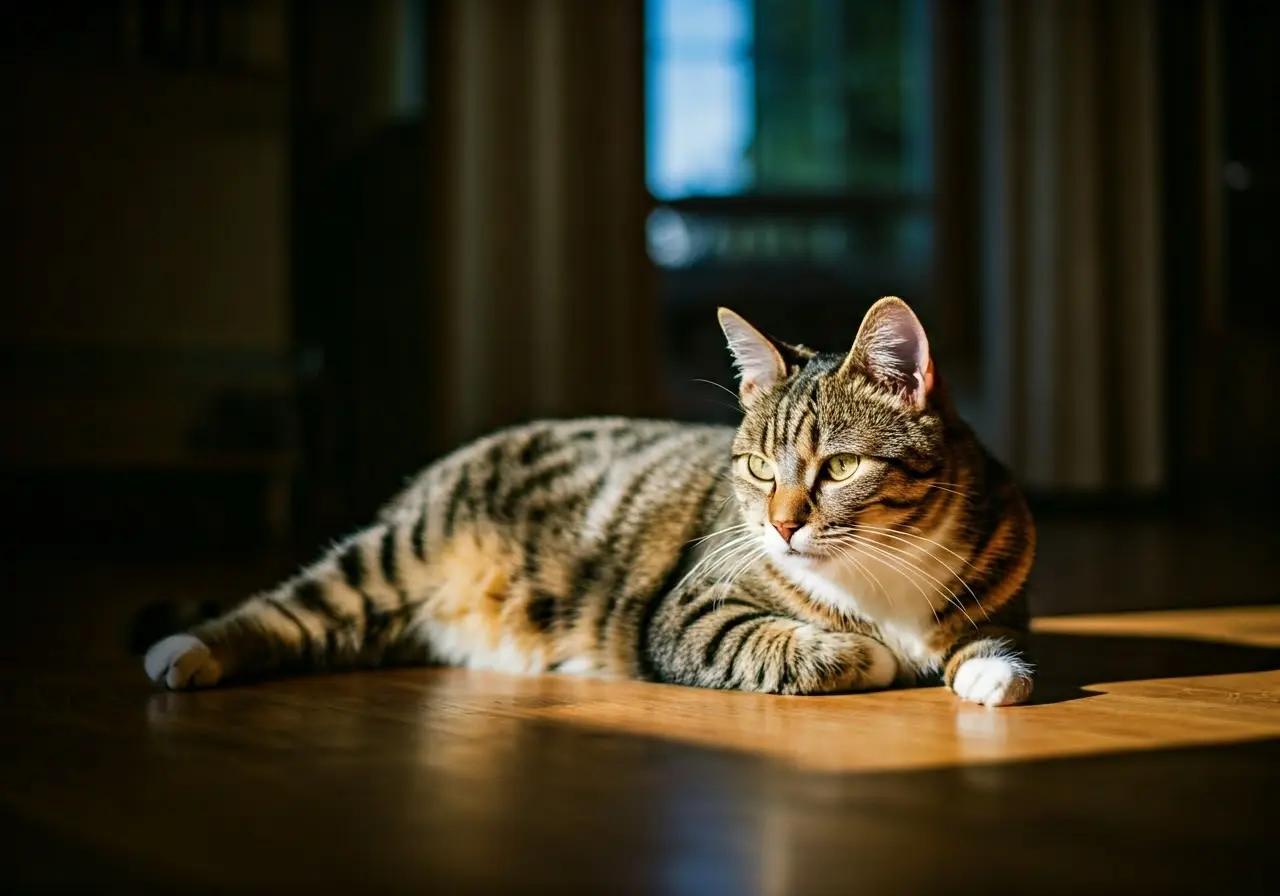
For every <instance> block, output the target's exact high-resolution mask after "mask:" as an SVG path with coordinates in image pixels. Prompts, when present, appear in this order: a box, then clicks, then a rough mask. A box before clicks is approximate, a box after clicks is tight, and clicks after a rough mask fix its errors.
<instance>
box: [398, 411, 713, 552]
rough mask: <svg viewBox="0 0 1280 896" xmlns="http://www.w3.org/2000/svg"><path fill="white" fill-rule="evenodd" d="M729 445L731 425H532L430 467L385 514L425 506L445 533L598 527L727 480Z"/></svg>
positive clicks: (622, 421)
mask: <svg viewBox="0 0 1280 896" xmlns="http://www.w3.org/2000/svg"><path fill="white" fill-rule="evenodd" d="M732 441H733V429H732V428H731V427H728V426H717V425H706V424H689V423H681V422H677V421H670V420H653V419H643V418H629V417H587V418H576V419H566V420H538V421H533V422H530V423H525V424H521V425H518V426H513V427H508V428H506V429H502V430H499V431H497V432H494V433H492V434H491V435H488V436H485V437H483V438H480V439H477V440H475V441H473V442H470V443H468V444H466V445H464V446H462V447H460V448H458V449H457V450H455V451H453V452H452V453H450V454H449V455H446V456H445V457H443V458H441V459H440V460H438V461H436V462H435V463H433V464H431V465H430V466H428V467H427V468H426V469H425V470H424V471H422V473H421V474H419V475H418V477H417V478H416V479H415V480H414V481H413V482H412V483H411V484H410V485H409V486H408V487H407V488H406V489H405V490H404V491H403V492H402V493H401V494H400V495H398V496H397V497H396V498H395V499H394V500H393V501H392V502H390V503H389V504H388V505H387V506H386V508H385V509H384V511H383V514H382V515H383V517H388V516H393V515H396V514H399V513H403V512H405V511H406V510H412V511H416V510H417V509H419V508H421V507H422V506H424V505H426V504H431V505H436V506H437V507H438V509H439V510H440V514H441V519H440V523H441V525H442V527H444V528H445V529H446V530H448V529H451V528H452V527H454V526H456V525H458V524H459V523H462V522H465V521H467V520H470V521H472V522H486V523H490V524H498V525H502V524H514V523H519V522H522V521H528V520H530V519H532V520H533V521H534V522H538V521H548V520H549V518H551V517H555V518H558V519H560V520H565V519H567V518H569V517H575V516H577V517H581V518H582V521H583V522H584V523H585V524H590V525H594V524H596V523H598V521H599V520H601V519H607V518H610V517H612V516H613V515H615V514H616V513H617V512H618V511H619V510H622V511H625V510H626V509H627V508H628V507H631V506H635V505H640V506H647V505H648V504H650V502H651V501H652V500H653V499H654V498H660V499H661V500H664V501H666V502H668V503H669V504H679V503H680V502H681V501H686V500H688V501H692V500H696V499H697V495H696V493H697V492H701V491H703V490H704V489H703V488H702V487H703V486H710V484H711V483H712V482H713V481H714V480H716V479H720V480H723V479H724V478H725V472H726V471H727V469H728V466H729V463H730V460H731V458H730V452H731V445H732ZM691 492H693V493H694V494H691Z"/></svg>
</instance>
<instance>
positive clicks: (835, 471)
mask: <svg viewBox="0 0 1280 896" xmlns="http://www.w3.org/2000/svg"><path fill="white" fill-rule="evenodd" d="M861 461H862V458H860V457H858V455H856V454H837V455H836V456H835V457H833V458H831V459H830V460H828V461H827V478H828V479H830V480H831V481H832V482H844V481H845V480H846V479H848V478H849V477H850V476H852V475H853V474H854V473H856V472H858V464H859V463H861Z"/></svg>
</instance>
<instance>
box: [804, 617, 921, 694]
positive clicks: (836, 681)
mask: <svg viewBox="0 0 1280 896" xmlns="http://www.w3.org/2000/svg"><path fill="white" fill-rule="evenodd" d="M796 638H797V648H798V649H797V655H798V661H797V666H798V668H797V669H796V670H795V673H796V674H795V676H794V677H795V682H796V685H797V686H796V688H795V692H796V693H801V694H805V693H812V694H823V693H843V692H848V691H878V690H881V689H883V688H887V687H889V686H890V685H892V684H893V682H894V678H895V677H896V676H897V674H898V661H897V659H895V658H894V655H893V653H892V652H891V651H890V650H889V648H888V647H885V646H884V645H883V644H881V643H880V642H879V641H877V640H875V639H874V638H868V637H867V636H865V635H859V634H854V633H851V632H830V631H826V630H824V629H820V628H818V627H816V626H804V627H802V628H801V629H799V630H798V631H797V632H796Z"/></svg>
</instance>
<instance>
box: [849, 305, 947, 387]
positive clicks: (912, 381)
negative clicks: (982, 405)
mask: <svg viewBox="0 0 1280 896" xmlns="http://www.w3.org/2000/svg"><path fill="white" fill-rule="evenodd" d="M853 370H857V371H860V372H861V373H863V374H864V375H866V376H868V377H870V378H871V379H872V380H873V381H875V382H876V383H879V384H880V385H881V386H883V387H884V388H886V389H888V390H890V391H891V392H893V393H894V394H896V395H897V396H898V397H899V398H901V399H902V400H903V401H905V402H907V403H908V404H909V405H910V406H911V407H913V408H914V409H916V410H924V406H925V404H926V403H927V402H928V400H929V393H930V392H932V391H933V358H932V357H930V355H929V338H928V337H927V336H925V333H924V327H922V326H921V325H920V320H919V319H918V318H917V317H916V315H915V312H914V311H912V310H911V308H910V307H909V306H908V305H907V303H906V302H904V301H902V299H899V298H897V297H895V296H886V297H885V298H883V299H880V300H879V301H878V302H876V303H875V304H874V305H872V306H871V308H870V310H868V311H867V314H866V316H865V317H864V318H863V319H862V326H861V327H859V328H858V338H857V339H855V340H854V341H853V348H852V349H850V350H849V354H848V356H847V357H846V358H845V360H844V363H843V364H842V365H841V366H840V372H841V373H845V372H848V371H853Z"/></svg>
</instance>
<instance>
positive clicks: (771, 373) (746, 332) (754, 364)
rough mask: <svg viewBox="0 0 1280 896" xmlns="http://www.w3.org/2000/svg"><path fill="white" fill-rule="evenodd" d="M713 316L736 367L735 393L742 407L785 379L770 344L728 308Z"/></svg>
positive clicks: (783, 368) (781, 363) (782, 366)
mask: <svg viewBox="0 0 1280 896" xmlns="http://www.w3.org/2000/svg"><path fill="white" fill-rule="evenodd" d="M716 316H717V317H718V318H719V319H720V329H721V330H724V336H725V339H727V340H729V351H731V352H733V360H734V364H735V366H737V368H738V394H739V395H741V396H742V403H743V405H746V404H749V403H750V401H751V400H752V399H754V398H755V397H756V396H757V395H760V394H762V393H764V392H768V391H769V390H770V389H772V388H773V386H774V384H775V383H777V382H778V380H780V379H782V378H783V377H784V376H786V374H787V365H786V362H785V361H783V359H782V354H781V352H779V351H778V347H777V346H776V345H774V344H773V341H772V340H771V339H769V337H768V336H766V335H764V334H763V333H761V332H760V331H759V330H757V329H756V328H755V327H753V326H751V324H749V323H747V322H746V321H745V320H743V319H742V318H741V317H740V316H739V315H737V314H735V313H734V312H732V311H730V310H729V309H728V308H719V309H717V310H716Z"/></svg>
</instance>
